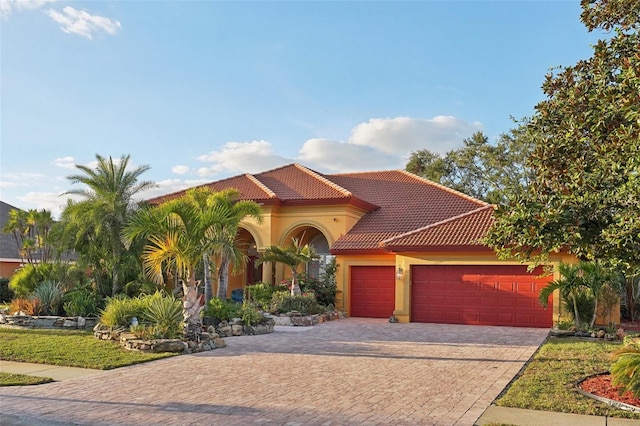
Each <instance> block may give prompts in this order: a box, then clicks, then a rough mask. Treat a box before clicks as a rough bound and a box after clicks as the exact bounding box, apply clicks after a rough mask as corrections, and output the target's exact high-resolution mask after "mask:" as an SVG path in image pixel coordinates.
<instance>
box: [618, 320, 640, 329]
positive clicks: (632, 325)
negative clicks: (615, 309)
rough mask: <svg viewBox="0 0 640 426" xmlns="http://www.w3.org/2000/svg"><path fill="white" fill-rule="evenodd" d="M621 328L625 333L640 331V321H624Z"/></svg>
mask: <svg viewBox="0 0 640 426" xmlns="http://www.w3.org/2000/svg"><path fill="white" fill-rule="evenodd" d="M619 327H621V328H622V329H623V330H624V331H640V321H634V322H631V321H625V320H623V321H622V322H621V323H620V325H619Z"/></svg>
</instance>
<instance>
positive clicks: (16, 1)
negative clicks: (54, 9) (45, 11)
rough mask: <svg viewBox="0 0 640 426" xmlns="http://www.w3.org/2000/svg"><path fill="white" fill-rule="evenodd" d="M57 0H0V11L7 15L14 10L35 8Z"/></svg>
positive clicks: (4, 15)
mask: <svg viewBox="0 0 640 426" xmlns="http://www.w3.org/2000/svg"><path fill="white" fill-rule="evenodd" d="M56 1H57V0H0V13H1V14H2V16H3V17H5V18H6V17H8V16H9V15H10V14H11V12H12V11H13V10H14V9H15V10H37V9H41V8H42V7H43V6H44V5H46V4H47V3H55V2H56Z"/></svg>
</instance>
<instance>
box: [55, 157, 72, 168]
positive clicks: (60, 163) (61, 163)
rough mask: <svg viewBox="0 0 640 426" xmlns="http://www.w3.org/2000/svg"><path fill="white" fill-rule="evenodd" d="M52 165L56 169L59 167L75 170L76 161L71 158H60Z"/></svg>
mask: <svg viewBox="0 0 640 426" xmlns="http://www.w3.org/2000/svg"><path fill="white" fill-rule="evenodd" d="M53 164H54V165H55V166H56V167H61V168H63V169H75V168H76V160H75V158H73V157H60V158H56V159H55V160H53Z"/></svg>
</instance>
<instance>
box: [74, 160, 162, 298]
mask: <svg viewBox="0 0 640 426" xmlns="http://www.w3.org/2000/svg"><path fill="white" fill-rule="evenodd" d="M129 158H130V157H129V155H126V156H125V155H123V156H122V157H120V160H119V161H113V158H111V157H109V158H108V159H107V158H104V157H102V156H100V155H98V154H96V160H97V165H96V167H95V169H92V168H90V167H88V166H84V165H76V168H77V169H79V170H80V171H81V172H82V173H81V174H76V175H71V176H68V177H67V179H69V180H70V181H71V182H72V183H80V184H84V185H86V188H83V189H74V190H70V191H68V192H67V194H74V195H79V196H81V197H82V198H83V199H84V200H83V201H81V202H80V203H77V204H81V206H79V207H76V208H77V209H78V210H80V211H82V216H83V217H84V220H83V221H82V222H81V225H82V227H83V228H84V232H81V233H82V234H85V235H86V234H87V233H88V234H93V238H91V242H92V243H93V244H101V245H104V247H103V248H104V252H105V253H106V254H107V256H106V258H105V259H103V260H102V261H103V262H104V265H102V268H101V269H102V270H103V271H105V272H106V273H107V274H109V275H110V276H111V284H112V285H111V293H112V295H115V294H116V293H118V291H120V288H121V285H122V283H121V281H122V278H123V271H122V268H121V264H122V261H123V258H124V257H125V256H126V253H125V247H124V245H123V243H122V241H121V239H120V234H121V233H122V230H123V229H124V227H125V225H126V223H127V221H128V218H129V217H130V215H131V213H132V212H133V211H134V210H135V209H136V208H137V205H138V203H137V202H136V201H135V200H134V198H133V197H134V196H135V195H136V194H138V193H140V192H141V191H144V190H146V189H149V188H152V187H154V186H156V185H155V183H154V182H151V181H139V180H138V178H139V177H140V175H142V173H144V172H146V171H147V170H149V168H150V167H149V166H147V165H145V166H139V167H136V168H134V169H132V170H128V169H129ZM73 204H74V203H70V204H68V206H72V205H73ZM78 248H79V249H82V247H78Z"/></svg>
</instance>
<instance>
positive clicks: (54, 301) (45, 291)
mask: <svg viewBox="0 0 640 426" xmlns="http://www.w3.org/2000/svg"><path fill="white" fill-rule="evenodd" d="M63 295H64V291H63V290H62V287H61V286H60V283H57V282H54V281H45V282H43V283H42V284H40V285H38V287H36V289H35V290H34V291H33V294H32V296H31V297H32V299H37V300H39V301H40V305H41V306H42V312H41V315H58V314H59V313H60V309H61V308H62V296H63Z"/></svg>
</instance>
